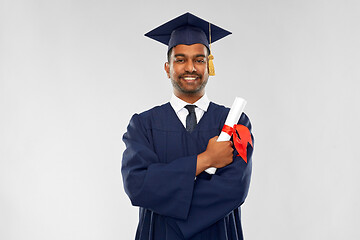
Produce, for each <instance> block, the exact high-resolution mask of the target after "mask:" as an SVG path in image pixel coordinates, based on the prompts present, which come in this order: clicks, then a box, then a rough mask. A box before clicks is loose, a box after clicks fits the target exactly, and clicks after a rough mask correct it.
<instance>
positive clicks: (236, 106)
mask: <svg viewBox="0 0 360 240" xmlns="http://www.w3.org/2000/svg"><path fill="white" fill-rule="evenodd" d="M245 105H246V100H245V99H243V98H240V97H236V98H235V100H234V102H233V104H232V106H231V108H230V112H229V114H228V116H227V118H226V120H225V125H226V126H229V127H233V126H234V125H235V124H237V123H238V121H239V119H240V116H241V114H242V112H243V111H244V108H245ZM230 138H231V135H229V134H228V133H226V132H224V131H222V132H221V133H220V135H219V137H218V139H217V141H218V142H223V141H229V140H230ZM205 171H206V172H207V173H208V174H215V172H216V168H214V167H211V168H208V169H206V170H205Z"/></svg>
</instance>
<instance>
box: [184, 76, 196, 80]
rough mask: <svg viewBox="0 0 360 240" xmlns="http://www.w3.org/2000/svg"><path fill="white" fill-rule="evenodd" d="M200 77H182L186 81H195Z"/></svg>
mask: <svg viewBox="0 0 360 240" xmlns="http://www.w3.org/2000/svg"><path fill="white" fill-rule="evenodd" d="M197 78H198V76H186V77H182V79H184V80H185V81H195V80H196V79H197Z"/></svg>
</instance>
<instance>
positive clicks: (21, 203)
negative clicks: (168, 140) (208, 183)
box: [0, 0, 360, 240]
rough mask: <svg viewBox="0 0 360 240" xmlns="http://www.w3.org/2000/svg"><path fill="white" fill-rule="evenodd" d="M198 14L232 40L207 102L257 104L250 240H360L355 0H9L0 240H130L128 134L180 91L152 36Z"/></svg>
mask: <svg viewBox="0 0 360 240" xmlns="http://www.w3.org/2000/svg"><path fill="white" fill-rule="evenodd" d="M187 11H190V12H191V13H193V14H196V15H198V16H200V17H202V18H204V19H206V20H210V21H211V22H213V23H214V24H216V25H219V26H222V27H224V28H226V29H228V30H230V31H232V32H233V34H232V35H230V36H229V37H227V38H225V39H223V40H222V41H219V42H217V43H215V44H213V49H212V50H213V54H214V56H215V67H216V72H217V75H216V76H215V77H211V78H210V79H209V84H208V88H207V93H208V95H209V97H210V98H211V99H212V100H213V101H215V102H217V103H221V104H224V105H227V106H229V105H231V103H232V101H233V99H234V97H235V96H241V97H243V98H246V99H247V100H248V105H247V107H246V112H247V114H248V115H249V116H250V118H251V120H252V123H253V127H254V135H255V153H254V156H253V161H254V165H253V177H252V183H251V189H250V193H249V196H248V198H247V201H246V202H245V204H244V205H243V227H244V234H245V237H246V239H314V240H317V239H328V240H329V239H330V240H335V239H360V233H359V230H358V227H359V225H360V224H359V223H360V219H359V218H360V206H359V202H360V193H359V181H360V177H359V166H360V164H359V147H358V144H359V142H358V136H359V134H360V132H359V127H358V122H359V121H360V111H359V107H358V105H359V102H360V97H359V94H358V92H359V80H360V70H359V64H360V44H359V43H360V33H359V25H360V17H359V16H360V14H359V13H360V2H359V1H356V0H353V1H347V0H341V1H340V0H339V1H334V0H333V1H331V0H329V1H325V0H322V1H321V0H311V1H310V0H301V1H300V0H296V1H294V0H277V1H268V0H262V1H261V0H255V1H210V0H207V1H175V2H170V1H145V0H144V1H131V2H130V1H126V2H125V1H119V0H117V1H115V0H102V1H95V0H93V1H89V0H87V1H85V0H82V1H81V0H72V1H70V0H63V1H49V0H47V1H45V0H43V1H40V0H32V1H30V0H28V1H25V0H22V1H21V0H5V1H4V0H0V34H1V35H0V114H1V117H0V158H1V160H0V239H4V240H15V239H16V240H20V239H29V240H33V239H34V240H35V239H36V240H43V239H44V240H45V239H46V240H47V239H52V240H56V239H87V240H91V239H114V240H115V239H133V236H134V233H135V228H136V224H137V216H138V215H137V209H136V208H135V207H131V205H130V201H129V200H128V198H127V197H126V195H125V193H124V191H123V188H122V182H121V177H120V170H119V169H120V161H121V156H122V151H123V150H124V145H123V143H122V141H121V137H122V134H123V133H124V131H125V129H126V126H127V124H128V121H129V119H130V117H131V115H132V114H133V113H135V112H141V111H144V110H146V109H148V108H150V107H152V106H154V105H158V104H162V103H164V102H166V101H168V100H169V98H170V96H171V86H170V82H169V80H168V79H167V77H166V74H165V72H164V70H163V64H164V62H165V60H166V54H165V53H166V47H165V45H161V44H158V43H156V42H155V41H153V40H150V39H146V38H145V37H143V34H144V33H145V32H147V31H149V30H151V29H152V28H154V27H156V26H158V25H160V24H161V23H163V22H165V21H168V20H170V19H172V18H174V17H176V16H179V15H181V14H183V13H185V12H187ZM225 92H227V93H225Z"/></svg>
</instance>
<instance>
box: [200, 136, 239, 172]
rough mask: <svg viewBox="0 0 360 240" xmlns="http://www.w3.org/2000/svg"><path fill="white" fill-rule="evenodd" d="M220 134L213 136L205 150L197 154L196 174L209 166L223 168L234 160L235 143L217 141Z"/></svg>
mask: <svg viewBox="0 0 360 240" xmlns="http://www.w3.org/2000/svg"><path fill="white" fill-rule="evenodd" d="M217 138H218V136H215V137H213V138H211V139H210V140H209V142H208V145H207V147H206V150H205V152H203V153H200V154H199V155H198V156H197V165H196V176H197V175H199V174H200V173H201V172H202V171H204V170H205V169H208V168H209V167H215V168H222V167H225V166H227V165H229V164H230V163H232V161H233V151H234V149H233V148H232V145H233V143H232V142H231V141H225V142H217Z"/></svg>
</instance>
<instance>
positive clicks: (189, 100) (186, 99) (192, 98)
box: [174, 92, 205, 104]
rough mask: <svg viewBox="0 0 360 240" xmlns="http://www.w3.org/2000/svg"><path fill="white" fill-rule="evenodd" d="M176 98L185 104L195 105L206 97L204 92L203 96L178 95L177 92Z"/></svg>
mask: <svg viewBox="0 0 360 240" xmlns="http://www.w3.org/2000/svg"><path fill="white" fill-rule="evenodd" d="M174 94H175V96H176V97H178V98H180V99H181V100H183V101H184V102H187V103H190V104H193V103H195V102H196V101H197V100H199V99H200V98H202V96H204V94H205V93H204V92H202V93H201V94H178V93H176V92H174Z"/></svg>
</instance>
